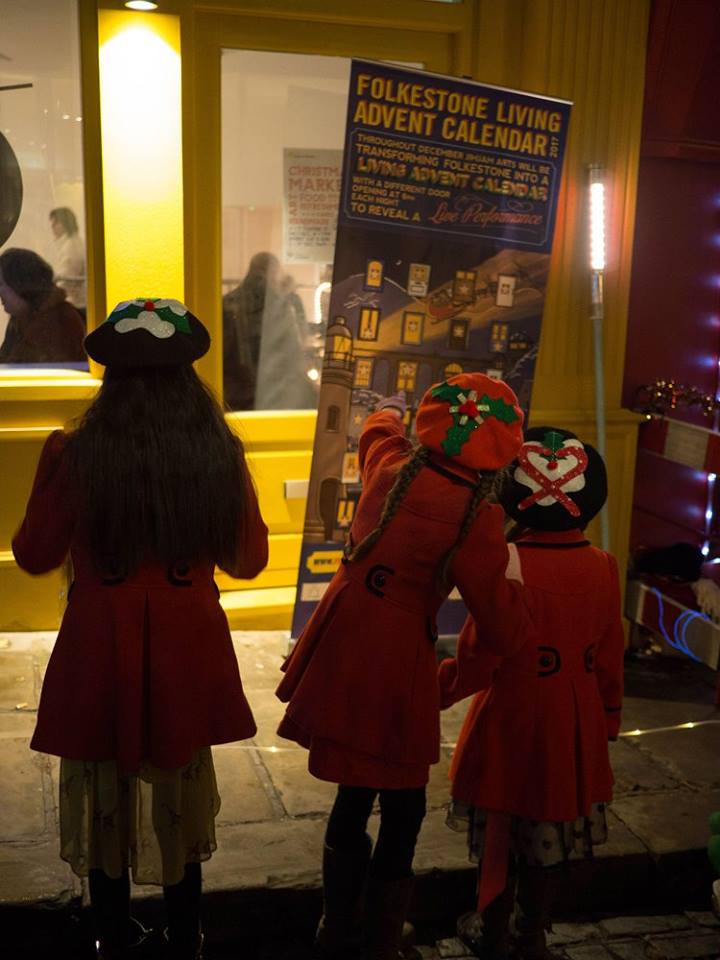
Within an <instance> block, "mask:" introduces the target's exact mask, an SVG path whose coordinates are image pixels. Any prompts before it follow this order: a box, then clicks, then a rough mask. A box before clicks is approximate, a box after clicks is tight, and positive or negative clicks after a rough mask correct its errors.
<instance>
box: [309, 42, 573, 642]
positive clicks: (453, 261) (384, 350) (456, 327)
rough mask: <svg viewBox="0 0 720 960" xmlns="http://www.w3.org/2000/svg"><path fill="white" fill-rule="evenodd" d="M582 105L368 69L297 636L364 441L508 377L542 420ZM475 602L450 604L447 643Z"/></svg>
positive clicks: (346, 167) (348, 145) (353, 149)
mask: <svg viewBox="0 0 720 960" xmlns="http://www.w3.org/2000/svg"><path fill="white" fill-rule="evenodd" d="M569 114H570V104H569V103H568V102H567V101H563V100H553V99H549V98H547V97H538V96H534V95H531V94H527V93H519V92H517V91H514V90H504V89H502V88H499V87H489V86H486V85H484V84H479V83H473V82H471V81H466V80H457V79H454V78H451V77H443V76H438V75H434V74H429V73H425V72H423V71H416V70H406V69H402V68H399V67H394V66H385V65H384V64H378V63H370V62H365V61H353V64H352V70H351V75H350V96H349V102H348V116H347V130H346V137H345V152H344V158H343V170H342V183H341V193H340V210H339V215H338V231H337V239H336V245H335V261H334V270H333V281H332V294H331V299H330V310H329V320H328V330H327V341H326V347H325V356H324V361H323V373H322V387H321V390H320V402H319V410H318V421H317V430H316V434H315V446H314V452H313V462H312V469H311V475H310V485H309V490H308V501H307V512H306V517H305V528H304V532H303V545H302V551H301V557H300V571H299V577H298V591H297V601H296V605H295V615H294V618H293V630H292V632H293V636H297V635H298V634H299V632H300V631H301V630H302V628H303V626H304V625H305V623H306V622H307V619H308V617H309V616H310V614H311V613H312V610H313V609H314V607H315V604H316V603H317V602H318V600H320V598H321V597H322V595H323V593H324V591H325V588H326V586H327V584H328V582H329V581H330V579H331V577H332V575H333V573H334V572H335V570H336V569H337V567H338V565H339V563H340V559H341V557H342V548H343V543H344V540H345V537H346V535H347V531H348V529H349V527H350V524H351V523H352V519H353V515H354V512H355V507H356V505H357V501H358V498H359V496H360V492H361V486H360V475H359V469H358V456H357V450H358V438H359V436H360V433H361V431H362V427H363V423H364V421H365V418H366V417H367V415H368V413H369V412H370V411H371V410H372V409H373V408H374V406H375V404H376V403H377V402H378V401H379V400H381V399H382V398H383V397H386V396H390V395H391V394H394V393H396V392H397V391H398V390H404V391H405V393H406V395H407V398H408V411H407V416H406V425H407V430H408V435H412V433H413V428H414V419H415V412H416V409H417V405H418V403H419V401H420V400H421V398H422V396H423V394H424V393H425V391H426V390H427V389H428V387H430V386H431V385H432V384H436V383H440V382H442V381H443V380H445V379H446V378H448V377H451V376H453V375H454V374H456V373H460V372H462V371H472V370H478V371H481V372H483V373H487V374H488V375H490V376H493V377H501V378H502V379H503V380H505V381H506V382H507V383H508V384H509V385H510V386H511V387H512V388H513V390H514V391H515V392H516V394H517V395H518V398H519V400H520V404H521V406H522V407H523V408H524V410H525V412H526V413H527V411H528V407H529V403H530V396H531V393H532V382H533V373H534V368H535V358H536V355H537V346H538V339H539V335H540V324H541V321H542V313H543V305H544V298H545V286H546V283H547V275H548V267H549V261H550V250H551V246H552V237H553V227H554V223H555V212H556V207H557V198H558V193H559V189H560V176H561V170H562V162H563V153H564V149H565V141H566V136H567V126H568V119H569ZM463 619H464V607H463V604H462V601H460V600H459V598H455V597H453V596H452V595H451V598H450V599H449V601H448V602H447V603H446V604H445V605H444V607H443V608H442V610H441V611H440V620H439V624H438V626H439V629H440V632H441V633H454V632H456V631H457V630H458V629H459V627H460V626H461V624H462V621H463Z"/></svg>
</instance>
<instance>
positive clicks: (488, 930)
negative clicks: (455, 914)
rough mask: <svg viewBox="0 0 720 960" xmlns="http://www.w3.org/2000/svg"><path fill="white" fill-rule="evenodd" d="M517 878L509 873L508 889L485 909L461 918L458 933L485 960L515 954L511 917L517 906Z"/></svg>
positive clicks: (499, 959)
mask: <svg viewBox="0 0 720 960" xmlns="http://www.w3.org/2000/svg"><path fill="white" fill-rule="evenodd" d="M515 885H516V877H515V876H513V875H512V874H508V879H507V883H506V885H505V889H504V890H503V891H502V893H500V894H499V895H498V896H497V897H496V898H495V899H494V900H493V901H492V902H491V903H489V904H488V905H487V907H486V908H485V909H484V910H483V912H482V915H481V914H479V913H476V912H471V913H465V914H463V915H462V916H461V917H459V918H458V921H457V935H458V937H459V938H460V940H462V942H463V943H464V944H465V945H466V946H468V947H469V948H470V949H471V950H472V952H473V953H474V954H475V956H476V957H480V958H481V960H508V958H509V957H510V956H511V950H510V947H511V939H510V919H511V917H512V913H513V907H514V905H515Z"/></svg>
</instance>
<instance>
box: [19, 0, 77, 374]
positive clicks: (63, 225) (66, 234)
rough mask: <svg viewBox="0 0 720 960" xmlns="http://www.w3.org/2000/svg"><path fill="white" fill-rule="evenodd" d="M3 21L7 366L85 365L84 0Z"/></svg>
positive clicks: (44, 0) (58, 0)
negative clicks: (81, 24) (80, 27)
mask: <svg viewBox="0 0 720 960" xmlns="http://www.w3.org/2000/svg"><path fill="white" fill-rule="evenodd" d="M0 24H2V29H1V30H0V34H1V36H2V43H1V45H0V46H1V47H2V49H1V51H0V53H2V57H0V364H23V365H25V364H29V365H44V366H61V367H72V368H82V369H87V357H86V356H85V353H84V351H83V349H82V339H83V336H84V332H85V306H86V302H87V297H86V285H85V284H86V269H85V243H84V240H83V238H82V234H83V231H84V223H83V219H82V211H83V209H84V193H83V170H82V119H83V118H82V111H81V97H80V55H79V32H78V22H77V3H76V0H33V2H32V3H18V2H17V0H0Z"/></svg>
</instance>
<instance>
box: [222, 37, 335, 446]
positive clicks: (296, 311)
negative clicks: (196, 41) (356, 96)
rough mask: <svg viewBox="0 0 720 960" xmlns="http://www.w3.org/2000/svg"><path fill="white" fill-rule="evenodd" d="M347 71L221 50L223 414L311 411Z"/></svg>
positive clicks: (321, 62) (306, 60) (328, 60)
mask: <svg viewBox="0 0 720 960" xmlns="http://www.w3.org/2000/svg"><path fill="white" fill-rule="evenodd" d="M349 73H350V61H349V59H344V58H336V57H321V56H308V55H304V54H285V53H269V52H262V51H252V50H224V51H223V57H222V213H223V252H222V294H223V371H224V372H223V385H224V394H225V402H226V404H227V405H228V407H229V408H230V409H232V410H274V409H285V410H287V409H298V410H302V409H310V410H314V409H316V408H317V400H318V390H319V384H320V370H321V368H322V354H323V348H324V339H325V331H326V329H327V312H328V305H329V299H330V281H331V278H332V259H333V254H334V246H335V230H336V226H337V209H338V203H339V191H340V171H341V163H342V148H343V140H344V135H345V112H346V109H347V90H348V79H349ZM329 429H332V428H331V427H329Z"/></svg>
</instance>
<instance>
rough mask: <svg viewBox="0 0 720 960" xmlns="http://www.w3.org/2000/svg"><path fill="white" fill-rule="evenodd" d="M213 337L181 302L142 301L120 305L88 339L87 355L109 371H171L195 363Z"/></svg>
mask: <svg viewBox="0 0 720 960" xmlns="http://www.w3.org/2000/svg"><path fill="white" fill-rule="evenodd" d="M209 347H210V334H209V333H208V332H207V330H206V329H205V327H204V326H203V324H202V323H201V322H200V321H199V320H198V318H197V317H195V316H193V314H192V313H190V311H189V310H188V308H187V307H186V306H185V305H184V304H182V303H180V301H179V300H161V299H158V298H156V297H150V298H148V297H139V298H138V299H137V300H125V301H123V302H122V303H119V304H118V305H117V306H116V307H115V309H114V310H113V312H112V313H111V314H110V316H109V317H108V318H107V320H105V322H104V323H101V324H100V326H99V327H98V328H97V330H93V332H92V333H90V334H88V336H87V337H86V338H85V349H86V350H87V352H88V354H89V355H90V356H91V357H92V358H93V360H97V362H98V363H102V364H103V365H104V366H106V367H172V366H180V365H182V364H186V363H192V362H193V361H194V360H197V359H198V358H199V357H202V355H203V354H204V353H207V351H208V348H209Z"/></svg>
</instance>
